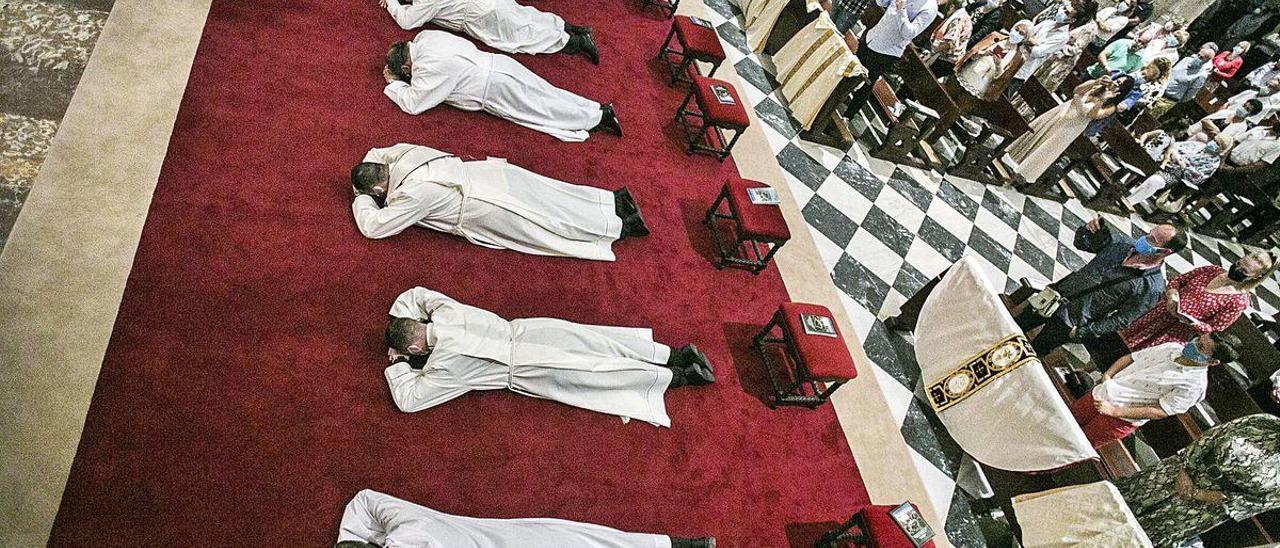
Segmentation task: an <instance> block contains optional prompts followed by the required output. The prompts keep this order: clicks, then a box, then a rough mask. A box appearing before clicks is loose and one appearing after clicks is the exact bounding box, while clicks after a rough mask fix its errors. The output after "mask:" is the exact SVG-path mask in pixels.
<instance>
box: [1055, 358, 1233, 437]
mask: <svg viewBox="0 0 1280 548" xmlns="http://www.w3.org/2000/svg"><path fill="white" fill-rule="evenodd" d="M1239 344H1240V341H1239V339H1237V338H1236V337H1235V336H1234V335H1225V334H1221V333H1209V334H1204V335H1201V336H1199V337H1196V338H1194V339H1192V340H1191V341H1190V342H1188V343H1186V344H1181V343H1176V342H1171V343H1165V344H1161V345H1156V346H1153V347H1150V348H1144V349H1142V350H1139V351H1137V352H1134V353H1132V354H1130V355H1128V356H1125V357H1123V358H1120V359H1119V360H1116V363H1114V364H1112V365H1111V367H1110V368H1108V369H1107V371H1106V373H1104V374H1103V375H1102V382H1101V383H1099V384H1098V385H1097V386H1095V387H1094V388H1093V391H1092V392H1090V393H1089V394H1086V395H1085V396H1084V397H1082V398H1080V399H1078V400H1076V401H1075V403H1073V404H1071V414H1072V415H1073V416H1074V417H1075V419H1076V422H1078V423H1079V424H1080V427H1081V428H1083V429H1084V434H1085V437H1087V438H1089V441H1090V442H1092V443H1093V446H1094V447H1095V448H1097V447H1101V446H1103V445H1106V444H1107V443H1110V442H1113V441H1116V440H1120V439H1124V438H1125V437H1126V436H1128V435H1129V434H1132V433H1133V432H1134V431H1135V430H1137V429H1138V427H1139V426H1141V425H1142V424H1144V423H1146V422H1147V421H1148V420H1151V419H1163V418H1165V417H1169V416H1172V415H1176V414H1178V413H1185V412H1187V410H1189V409H1191V408H1192V407H1194V406H1195V405H1196V404H1197V403H1200V401H1201V400H1203V399H1204V393H1205V390H1206V389H1207V388H1208V386H1209V376H1208V370H1209V368H1210V367H1212V366H1215V365H1218V364H1220V363H1225V362H1229V361H1233V360H1235V359H1236V357H1237V352H1236V347H1238V346H1239Z"/></svg>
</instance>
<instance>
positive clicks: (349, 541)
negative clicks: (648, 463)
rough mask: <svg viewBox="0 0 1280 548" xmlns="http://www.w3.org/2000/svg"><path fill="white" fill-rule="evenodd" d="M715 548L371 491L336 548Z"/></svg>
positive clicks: (345, 520) (348, 516)
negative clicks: (470, 513) (450, 509)
mask: <svg viewBox="0 0 1280 548" xmlns="http://www.w3.org/2000/svg"><path fill="white" fill-rule="evenodd" d="M384 546H385V547H386V548H392V547H395V548H715V546H716V539H715V538H714V537H704V538H698V539H687V538H675V537H669V536H667V535H650V534H645V533H628V532H625V531H619V530H617V529H611V528H608V527H604V526H602V525H594V524H590V523H580V522H575V521H566V520H561V519H550V518H525V519H483V518H472V517H464V516H454V515H450V514H446V513H444V512H440V511H437V510H432V509H430V508H427V507H425V506H420V505H417V504H414V503H412V502H409V501H407V500H403V499H398V498H396V497H393V496H391V495H387V494H384V493H379V492H377V491H374V490H372V489H365V490H363V491H360V492H359V493H356V496H355V498H353V499H351V502H349V503H347V507H346V509H345V510H343V512H342V525H341V528H340V529H339V530H338V543H337V544H335V545H334V548H378V547H384Z"/></svg>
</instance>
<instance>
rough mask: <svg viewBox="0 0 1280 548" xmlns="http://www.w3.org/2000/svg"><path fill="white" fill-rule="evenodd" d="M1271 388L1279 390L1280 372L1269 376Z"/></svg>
mask: <svg viewBox="0 0 1280 548" xmlns="http://www.w3.org/2000/svg"><path fill="white" fill-rule="evenodd" d="M1271 386H1273V387H1275V388H1276V389H1277V390H1280V370H1277V371H1276V372H1275V373H1272V374H1271Z"/></svg>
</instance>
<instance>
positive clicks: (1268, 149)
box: [1222, 114, 1280, 174]
mask: <svg viewBox="0 0 1280 548" xmlns="http://www.w3.org/2000/svg"><path fill="white" fill-rule="evenodd" d="M1277 124H1280V114H1273V115H1272V116H1271V117H1270V118H1266V119H1264V120H1262V121H1261V122H1260V123H1259V124H1258V125H1257V126H1256V127H1254V128H1253V129H1250V130H1249V131H1246V132H1244V134H1243V135H1240V137H1239V138H1238V139H1237V140H1236V146H1234V147H1231V152H1230V153H1229V154H1227V163H1226V165H1224V166H1222V173H1223V174H1225V173H1230V172H1233V171H1234V172H1239V171H1255V170H1258V169H1262V168H1265V167H1267V166H1270V165H1272V164H1275V163H1276V159H1277V158H1280V132H1278V131H1277V130H1276V125H1277Z"/></svg>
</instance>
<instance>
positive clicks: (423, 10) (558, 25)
mask: <svg viewBox="0 0 1280 548" xmlns="http://www.w3.org/2000/svg"><path fill="white" fill-rule="evenodd" d="M378 3H379V4H380V5H381V6H382V7H384V8H386V9H387V12H388V13H390V14H391V18H392V19H395V21H396V24H397V25H400V28H402V29H404V30H413V29H416V28H418V27H421V26H423V25H426V24H427V23H434V24H436V25H438V26H441V27H444V28H446V29H449V30H451V31H454V32H462V33H464V34H466V35H467V36H470V37H472V38H475V39H476V40H479V41H481V42H483V43H484V44H485V45H487V46H489V47H491V48H493V49H496V50H498V51H503V52H506V53H528V54H539V53H567V54H570V55H573V54H578V55H582V56H583V57H586V58H587V59H589V60H591V62H592V63H594V64H597V65H598V64H600V51H599V49H597V48H596V43H595V39H594V34H593V33H592V31H591V28H590V27H579V26H575V25H571V24H569V23H567V22H565V20H564V19H561V18H560V16H559V15H556V14H553V13H547V12H544V11H539V10H538V9H537V8H532V7H529V6H522V5H520V4H517V3H515V2H514V1H513V0H378Z"/></svg>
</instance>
